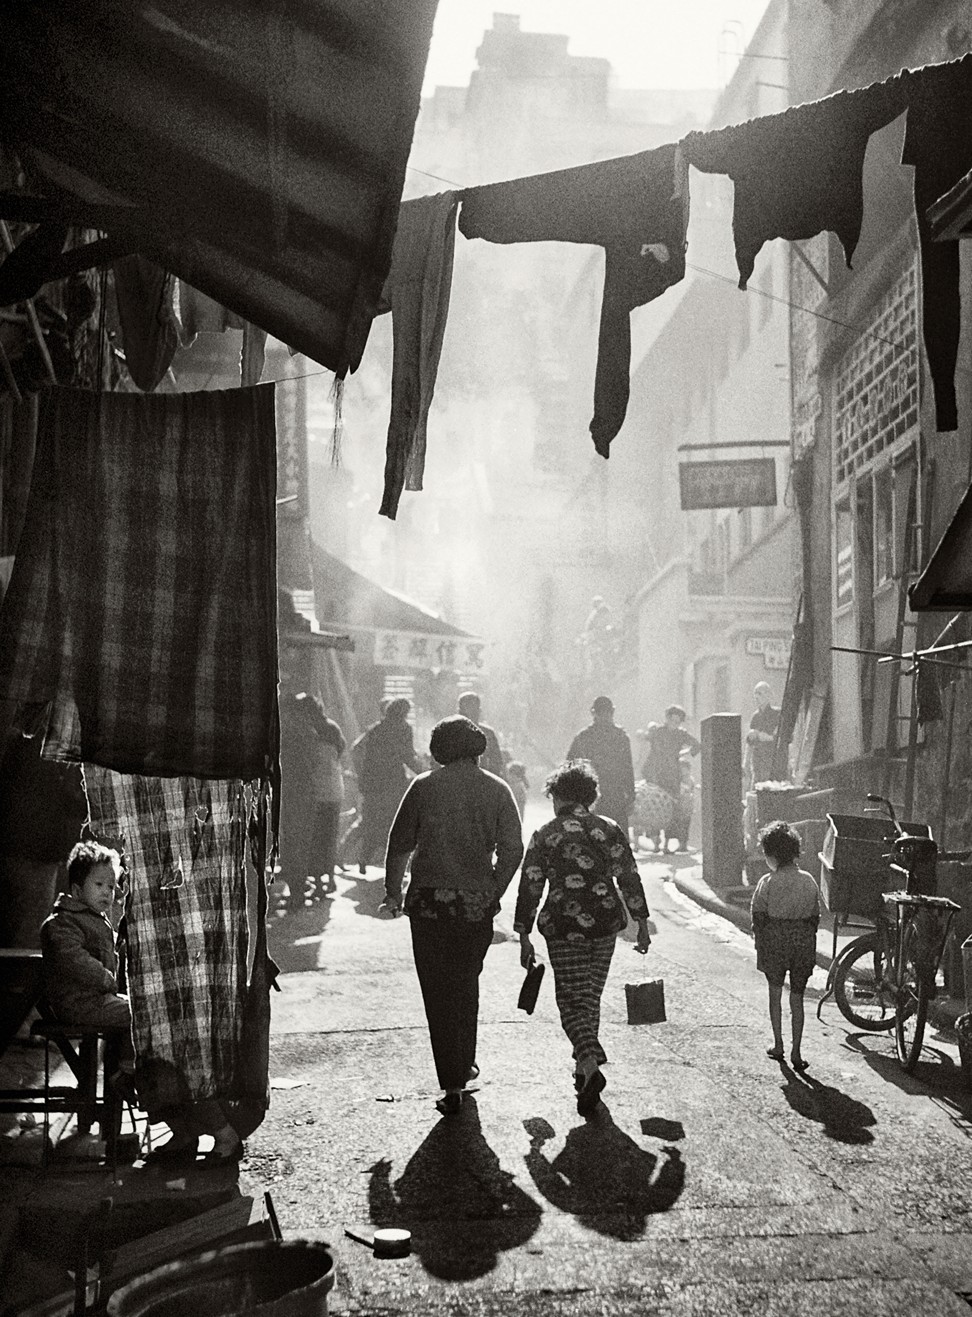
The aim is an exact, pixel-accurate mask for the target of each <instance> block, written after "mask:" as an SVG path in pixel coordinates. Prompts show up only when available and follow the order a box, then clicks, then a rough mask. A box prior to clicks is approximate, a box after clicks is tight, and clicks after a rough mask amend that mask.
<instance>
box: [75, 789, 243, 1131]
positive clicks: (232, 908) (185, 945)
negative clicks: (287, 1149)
mask: <svg viewBox="0 0 972 1317" xmlns="http://www.w3.org/2000/svg"><path fill="white" fill-rule="evenodd" d="M84 779H85V792H86V794H87V797H88V810H89V815H88V823H89V827H90V828H91V830H92V832H93V833H94V834H95V836H97V837H98V838H100V839H101V840H103V841H105V842H106V843H108V844H111V845H114V846H117V847H118V848H119V849H121V850H122V851H123V853H124V855H125V865H126V869H127V872H128V875H129V883H130V897H129V901H128V906H127V909H126V916H127V918H126V927H127V944H128V991H129V995H130V997H131V1002H132V1022H133V1023H132V1032H133V1036H134V1041H135V1050H136V1054H137V1069H136V1074H137V1078H138V1087H139V1096H140V1099H141V1101H142V1102H143V1103H144V1105H145V1108H146V1110H147V1111H148V1112H149V1113H150V1115H154V1114H157V1113H159V1112H160V1111H164V1109H165V1108H166V1107H169V1106H173V1105H182V1104H184V1103H187V1102H195V1101H201V1100H204V1099H208V1098H218V1099H221V1100H223V1101H234V1100H241V1099H246V1098H248V1097H253V1096H256V1097H257V1098H258V1099H259V1098H260V1097H261V1094H260V1093H257V1094H255V1095H254V1094H251V1093H250V1092H249V1088H250V1085H249V1083H248V1080H247V1077H246V1072H247V1069H248V1067H247V1063H246V1058H245V1055H244V1050H245V1049H244V1043H243V1039H244V1029H245V1020H246V1004H247V981H246V967H247V917H246V908H247V903H246V868H245V842H246V822H247V802H246V793H245V791H244V787H243V784H242V783H241V782H202V781H199V780H197V779H193V778H151V777H135V776H128V775H123V774H120V773H113V772H110V771H109V770H106V769H102V768H99V767H97V766H96V765H94V764H86V765H85V768H84ZM265 1090H266V1082H265V1080H264V1083H263V1092H264V1093H265ZM263 1105H264V1106H265V1102H264V1104H263Z"/></svg>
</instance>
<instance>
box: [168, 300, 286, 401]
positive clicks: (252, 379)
mask: <svg viewBox="0 0 972 1317" xmlns="http://www.w3.org/2000/svg"><path fill="white" fill-rule="evenodd" d="M177 306H178V322H179V324H180V326H181V334H180V342H181V343H182V346H183V347H191V346H192V344H193V343H194V342H195V341H196V338H197V336H198V335H199V334H225V332H226V330H227V329H242V330H243V346H242V348H241V349H240V383H241V384H242V385H243V387H244V388H245V389H248V388H250V386H251V385H253V384H259V383H260V379H261V376H262V375H263V367H264V363H265V361H266V355H267V331H266V330H265V329H258V328H257V326H256V325H251V324H250V322H249V321H248V320H244V319H243V317H242V316H238V315H236V313H235V312H233V311H227V309H226V307H225V306H220V304H219V303H218V302H217V301H215V300H214V299H213V298H212V297H207V296H206V294H205V293H201V292H200V291H199V289H198V288H193V286H192V285H191V284H187V283H186V281H185V280H184V279H180V280H178V292H177Z"/></svg>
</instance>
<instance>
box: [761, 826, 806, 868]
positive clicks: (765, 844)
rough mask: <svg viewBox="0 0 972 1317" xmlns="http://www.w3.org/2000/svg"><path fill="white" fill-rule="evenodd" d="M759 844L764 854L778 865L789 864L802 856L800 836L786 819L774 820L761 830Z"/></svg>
mask: <svg viewBox="0 0 972 1317" xmlns="http://www.w3.org/2000/svg"><path fill="white" fill-rule="evenodd" d="M759 844H760V846H762V848H763V854H764V855H768V856H769V857H770V858H771V859H773V860H775V861H776V863H777V864H789V863H790V862H791V860H795V859H796V858H797V856H798V855H799V854H800V834H799V833H798V832H797V831H796V829H795V828H791V827H790V825H789V823H787V822H786V821H785V820H784V819H774V820H773V822H772V823H767V825H766V827H765V828H762V829H761V830H760V834H759Z"/></svg>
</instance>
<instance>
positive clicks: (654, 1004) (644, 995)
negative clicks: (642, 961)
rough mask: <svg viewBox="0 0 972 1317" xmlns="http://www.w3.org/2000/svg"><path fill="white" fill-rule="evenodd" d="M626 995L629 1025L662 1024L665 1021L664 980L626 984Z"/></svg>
mask: <svg viewBox="0 0 972 1317" xmlns="http://www.w3.org/2000/svg"><path fill="white" fill-rule="evenodd" d="M624 995H625V997H626V998H627V1005H628V1023H629V1024H661V1023H662V1022H663V1021H664V1019H665V984H664V981H663V980H662V979H648V980H646V982H644V983H626V984H625V985H624Z"/></svg>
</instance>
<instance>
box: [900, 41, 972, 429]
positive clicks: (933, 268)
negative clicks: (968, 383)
mask: <svg viewBox="0 0 972 1317" xmlns="http://www.w3.org/2000/svg"><path fill="white" fill-rule="evenodd" d="M900 82H901V85H902V87H903V88H904V91H905V93H906V95H907V101H908V124H907V128H906V130H905V141H904V149H903V151H902V154H901V159H902V162H903V163H904V164H906V165H914V169H915V214H916V218H917V220H918V246H919V250H920V252H921V302H922V317H921V318H922V332H923V336H924V341H925V354H926V356H927V358H928V369H929V371H930V373H931V377H932V386H933V388H934V391H935V417H936V419H935V424H936V426H937V428H938V429H939V430H940V431H949V430H956V429H958V408H957V404H956V399H955V365H956V362H957V360H958V344H959V332H960V329H961V323H960V321H961V303H960V293H959V245H958V242H957V241H952V242H935V241H933V239H932V236H931V232H930V227H931V226H930V224H929V220H928V208H929V206H931V205H932V204H933V202H935V201H937V200H938V199H939V197H941V196H943V195H944V194H945V193H946V192H947V191H948V190H949V189H950V188H951V187H953V186H954V185H955V184H956V183H957V182H958V181H959V179H960V178H962V176H963V175H964V174H967V173H968V172H969V170H970V169H972V54H970V55H965V56H963V58H962V59H959V60H952V61H950V62H949V63H947V64H930V65H926V67H925V68H921V69H913V70H907V69H906V70H905V72H904V73H902V74H901V75H900Z"/></svg>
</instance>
